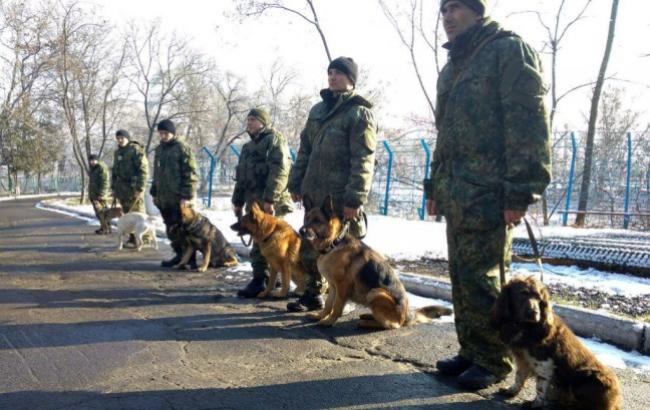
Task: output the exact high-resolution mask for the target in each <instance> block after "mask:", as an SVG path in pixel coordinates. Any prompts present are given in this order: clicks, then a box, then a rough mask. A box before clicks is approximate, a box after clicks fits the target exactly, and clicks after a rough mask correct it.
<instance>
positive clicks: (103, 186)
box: [88, 154, 109, 235]
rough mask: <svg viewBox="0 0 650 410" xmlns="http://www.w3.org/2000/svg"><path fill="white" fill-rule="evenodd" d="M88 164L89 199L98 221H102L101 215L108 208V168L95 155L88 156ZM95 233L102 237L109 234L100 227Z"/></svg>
mask: <svg viewBox="0 0 650 410" xmlns="http://www.w3.org/2000/svg"><path fill="white" fill-rule="evenodd" d="M88 163H89V164H90V172H89V178H88V199H90V203H92V205H93V209H94V210H95V215H96V216H97V219H101V218H100V217H99V214H100V212H102V211H103V210H104V208H106V197H107V196H108V185H109V182H108V168H107V167H106V164H104V162H102V161H99V159H98V158H97V155H95V154H90V155H88ZM95 233H96V234H98V235H102V234H105V233H108V232H104V231H103V230H102V228H101V227H100V228H99V229H97V230H96V231H95Z"/></svg>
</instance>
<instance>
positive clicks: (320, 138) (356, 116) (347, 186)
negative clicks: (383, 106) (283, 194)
mask: <svg viewBox="0 0 650 410" xmlns="http://www.w3.org/2000/svg"><path fill="white" fill-rule="evenodd" d="M358 73H359V68H358V66H357V63H356V62H354V60H352V59H351V58H349V57H339V58H336V59H334V60H332V62H331V63H330V64H329V66H328V67H327V80H328V85H329V87H328V88H326V89H324V90H322V91H321V92H320V95H321V98H322V99H323V101H321V102H319V103H317V104H316V105H314V106H313V107H312V108H311V111H310V112H309V117H308V118H307V123H306V124H305V128H304V130H303V131H302V133H301V134H300V148H299V150H298V157H297V158H296V163H295V164H294V165H293V168H292V169H291V173H290V174H289V192H291V198H292V199H293V200H294V201H296V202H298V201H301V200H302V197H303V196H304V195H308V196H309V197H310V198H311V200H312V201H313V203H314V204H321V203H322V202H323V199H324V198H325V197H326V196H327V195H328V194H329V195H332V199H333V201H334V211H335V212H336V214H337V215H338V216H339V217H340V218H341V219H345V220H346V221H349V224H350V225H349V232H350V233H351V234H352V235H354V236H355V237H357V238H361V237H363V236H365V228H366V227H365V221H364V219H365V218H364V214H363V205H364V204H365V203H366V202H367V200H368V193H369V192H370V184H371V183H372V175H373V171H374V165H375V148H376V146H377V142H376V133H377V123H376V121H375V117H374V115H373V113H372V111H371V108H372V104H371V103H370V102H368V101H367V100H366V99H365V98H363V97H361V96H360V95H359V94H357V93H356V91H355V85H356V83H357V78H358V75H359V74H358ZM303 242H304V243H308V241H303ZM318 256H319V254H318V252H317V251H316V250H315V249H314V248H313V247H311V246H305V247H303V248H301V252H300V258H301V260H302V261H303V263H304V264H305V265H306V267H307V271H308V274H309V280H308V283H307V290H306V292H305V294H304V295H303V296H302V297H301V298H300V299H299V300H298V302H292V303H289V304H288V305H287V308H288V309H289V310H291V311H306V310H316V309H322V307H323V298H322V296H321V293H322V292H323V290H324V289H323V288H324V286H323V277H322V276H321V274H320V273H319V272H318V269H317V267H316V259H318Z"/></svg>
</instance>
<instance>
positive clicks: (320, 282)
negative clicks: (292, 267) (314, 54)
mask: <svg viewBox="0 0 650 410" xmlns="http://www.w3.org/2000/svg"><path fill="white" fill-rule="evenodd" d="M365 218H366V216H365V214H364V215H363V218H357V219H353V220H351V221H350V227H349V231H348V232H349V233H350V234H351V235H352V236H354V237H355V238H363V237H364V236H366V230H367V229H366V223H367V220H366V219H365ZM319 256H320V253H319V252H318V251H317V250H316V249H315V248H314V247H313V246H312V245H311V242H309V241H306V240H303V241H302V242H301V244H300V261H301V262H302V264H303V265H304V266H305V268H306V269H307V283H306V286H305V294H310V295H319V294H322V293H323V292H325V290H327V286H326V283H325V280H324V279H323V275H321V273H320V272H318V265H317V263H316V262H317V261H318V257H319Z"/></svg>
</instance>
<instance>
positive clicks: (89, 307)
mask: <svg viewBox="0 0 650 410" xmlns="http://www.w3.org/2000/svg"><path fill="white" fill-rule="evenodd" d="M33 204H34V200H30V201H27V200H24V201H10V202H0V281H1V282H0V283H2V286H0V380H2V382H0V408H1V409H30V410H32V409H102V410H104V409H230V408H245V409H255V408H260V409H274V408H287V409H322V408H355V409H361V408H413V409H416V408H430V409H436V408H439V409H508V408H516V407H517V406H515V405H513V404H509V403H506V402H503V401H501V400H500V399H495V398H493V397H492V393H493V392H492V391H485V392H481V394H474V393H466V392H462V391H461V390H459V389H458V387H457V386H456V385H455V383H454V382H453V381H452V380H449V379H446V378H443V377H440V376H437V375H435V374H434V372H433V363H435V360H436V359H437V358H439V357H443V356H447V355H450V354H452V353H453V351H455V349H457V345H456V341H455V337H454V333H453V326H452V325H451V324H444V323H435V324H430V325H420V326H417V327H412V328H406V329H400V330H395V331H382V332H366V331H360V330H357V329H356V328H355V326H354V322H353V319H354V317H353V315H350V316H348V317H346V318H345V320H343V321H342V323H340V324H339V325H337V326H336V327H334V328H331V329H319V328H315V327H314V326H313V325H312V324H311V323H309V322H307V321H305V320H304V319H303V317H302V315H300V314H288V313H286V312H285V310H284V304H285V303H284V302H267V301H246V300H239V299H237V298H236V297H234V291H235V290H236V289H237V288H238V287H239V286H241V280H242V278H241V277H239V276H238V275H233V273H232V272H227V271H219V270H213V271H210V272H206V273H203V274H199V273H192V272H172V271H169V270H163V269H160V268H159V261H160V259H161V258H162V257H163V256H164V254H165V253H166V252H169V251H168V249H165V248H163V249H162V250H161V251H160V252H158V251H154V250H146V251H143V252H142V253H141V254H136V253H135V252H133V251H122V252H119V253H118V252H116V251H115V237H114V236H111V237H100V236H97V235H94V234H93V231H94V229H95V227H93V226H89V225H87V224H85V223H84V222H82V221H79V220H77V219H73V218H70V217H66V216H63V215H59V214H56V213H51V212H47V211H43V210H39V209H35V208H34V207H33ZM619 375H620V376H621V378H622V380H623V384H624V386H625V396H626V402H627V406H626V408H631V409H647V408H650V392H649V390H650V380H649V377H648V376H647V375H636V374H634V373H631V372H623V373H619ZM526 395H527V396H528V398H530V396H531V395H532V392H531V391H527V392H526Z"/></svg>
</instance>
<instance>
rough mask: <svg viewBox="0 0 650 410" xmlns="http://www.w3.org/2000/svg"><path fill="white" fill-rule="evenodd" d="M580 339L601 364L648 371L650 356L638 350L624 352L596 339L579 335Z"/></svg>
mask: <svg viewBox="0 0 650 410" xmlns="http://www.w3.org/2000/svg"><path fill="white" fill-rule="evenodd" d="M578 339H580V341H581V342H582V343H583V344H584V345H585V346H586V347H587V349H589V350H591V352H592V353H593V354H595V355H596V357H597V358H598V360H600V361H601V362H603V364H605V365H607V366H609V367H614V368H616V369H625V368H627V367H629V368H631V369H632V370H634V371H636V372H645V373H648V372H650V357H649V356H644V355H642V354H641V353H639V352H626V351H624V350H621V349H619V348H617V347H615V346H612V345H609V344H607V343H603V342H601V341H599V340H597V339H585V338H582V337H579V338H578Z"/></svg>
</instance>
